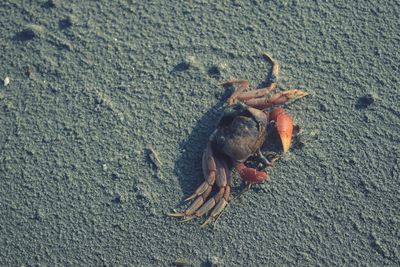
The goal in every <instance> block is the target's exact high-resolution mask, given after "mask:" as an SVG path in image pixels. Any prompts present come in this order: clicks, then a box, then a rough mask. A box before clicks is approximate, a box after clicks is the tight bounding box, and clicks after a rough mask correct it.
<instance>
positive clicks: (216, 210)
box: [167, 143, 231, 226]
mask: <svg viewBox="0 0 400 267" xmlns="http://www.w3.org/2000/svg"><path fill="white" fill-rule="evenodd" d="M203 172H204V175H205V176H206V180H205V181H204V182H203V183H202V184H201V185H200V186H199V187H198V188H197V190H196V191H195V192H194V193H193V194H192V195H191V196H190V197H189V198H187V199H186V200H190V199H193V198H196V199H195V200H194V201H193V203H192V204H191V205H190V207H189V208H187V209H186V210H185V211H183V212H173V213H168V214H167V215H169V216H172V217H183V220H182V222H185V221H189V220H191V219H193V218H195V217H201V216H203V215H204V214H206V213H207V212H209V211H210V210H211V212H210V215H209V217H208V218H207V220H206V221H205V222H204V223H203V224H202V225H201V226H205V225H207V224H208V223H210V222H211V221H212V220H213V219H214V218H216V217H217V216H218V214H220V213H221V212H222V211H223V210H224V208H225V207H226V205H227V204H228V201H229V195H230V191H231V189H230V170H229V168H228V166H227V165H226V163H225V161H224V160H223V159H217V158H214V156H213V152H212V148H211V144H210V143H209V144H208V145H207V148H206V150H205V151H204V154H203ZM210 177H211V178H210ZM209 181H211V182H212V183H208V182H209ZM205 183H207V185H204V184H205ZM214 183H215V184H216V185H217V186H218V188H219V191H218V193H217V194H215V195H214V196H213V197H211V198H210V199H208V200H207V201H206V199H207V197H208V196H209V195H210V193H211V190H212V186H213V185H214Z"/></svg>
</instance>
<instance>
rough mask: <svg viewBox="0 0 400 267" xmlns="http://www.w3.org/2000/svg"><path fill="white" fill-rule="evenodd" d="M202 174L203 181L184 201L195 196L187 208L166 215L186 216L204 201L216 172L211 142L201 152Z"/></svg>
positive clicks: (213, 181) (192, 212)
mask: <svg viewBox="0 0 400 267" xmlns="http://www.w3.org/2000/svg"><path fill="white" fill-rule="evenodd" d="M202 165H203V174H204V177H205V180H204V182H203V183H202V184H201V185H200V186H199V187H198V188H197V189H196V190H195V192H194V193H193V194H192V195H191V196H189V197H187V198H186V199H185V201H188V200H191V199H194V198H196V199H195V200H194V201H193V203H192V205H190V207H189V208H187V209H186V210H185V211H184V212H173V213H168V214H167V215H168V216H172V217H188V216H190V215H192V214H194V213H195V212H196V211H197V210H198V209H199V208H200V207H201V206H202V205H203V204H204V202H205V201H206V199H207V197H208V196H209V195H210V193H211V190H212V187H213V185H214V183H215V177H216V172H217V166H216V163H215V160H214V156H213V152H212V149H211V144H210V143H208V144H207V147H206V149H205V150H204V153H203V160H202Z"/></svg>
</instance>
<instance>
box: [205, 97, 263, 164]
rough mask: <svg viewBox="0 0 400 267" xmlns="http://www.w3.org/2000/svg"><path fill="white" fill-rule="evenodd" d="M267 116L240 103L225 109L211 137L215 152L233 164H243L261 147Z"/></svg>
mask: <svg viewBox="0 0 400 267" xmlns="http://www.w3.org/2000/svg"><path fill="white" fill-rule="evenodd" d="M267 124H268V115H267V113H265V112H262V111H259V110H257V109H253V108H251V107H248V106H246V105H243V104H242V103H237V104H235V105H234V106H232V107H228V108H226V110H225V111H224V114H223V116H222V118H221V120H220V122H219V123H218V127H217V129H216V130H215V132H214V133H213V134H212V135H211V138H210V141H211V143H212V146H213V149H214V150H215V151H220V152H222V153H224V154H225V155H227V156H228V157H229V158H231V159H232V160H233V161H235V162H244V161H246V159H247V158H248V157H249V156H251V155H253V154H254V153H255V152H256V151H258V150H259V149H260V147H261V146H262V145H263V143H264V140H265V138H266V136H267V131H266V128H267Z"/></svg>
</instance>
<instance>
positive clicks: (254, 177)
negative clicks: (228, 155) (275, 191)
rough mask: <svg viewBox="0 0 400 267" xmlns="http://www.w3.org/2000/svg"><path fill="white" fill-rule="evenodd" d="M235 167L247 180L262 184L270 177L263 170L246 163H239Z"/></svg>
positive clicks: (243, 178) (244, 179)
mask: <svg viewBox="0 0 400 267" xmlns="http://www.w3.org/2000/svg"><path fill="white" fill-rule="evenodd" d="M235 169H236V170H237V171H238V173H239V174H240V177H241V178H242V180H243V181H245V182H250V183H256V184H260V183H262V182H264V181H265V180H267V179H268V178H269V176H268V174H267V173H266V172H263V171H257V170H256V169H254V168H249V167H247V166H246V165H244V163H238V164H237V165H236V166H235Z"/></svg>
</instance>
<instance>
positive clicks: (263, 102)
mask: <svg viewBox="0 0 400 267" xmlns="http://www.w3.org/2000/svg"><path fill="white" fill-rule="evenodd" d="M307 95H308V93H306V92H304V91H301V90H298V89H291V90H287V91H283V92H280V93H277V94H275V95H274V96H272V97H270V98H253V99H249V100H246V101H243V102H244V103H245V104H246V105H249V106H251V107H253V108H257V109H264V108H269V107H272V106H275V105H282V104H284V103H286V102H288V101H290V100H295V99H299V98H302V97H305V96H307Z"/></svg>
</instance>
